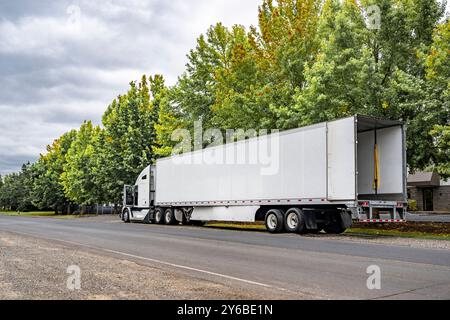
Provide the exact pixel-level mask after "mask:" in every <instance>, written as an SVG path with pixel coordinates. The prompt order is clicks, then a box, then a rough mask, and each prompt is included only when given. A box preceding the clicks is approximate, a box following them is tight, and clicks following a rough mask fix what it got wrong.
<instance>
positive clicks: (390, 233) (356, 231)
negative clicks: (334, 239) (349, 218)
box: [345, 228, 450, 241]
mask: <svg viewBox="0 0 450 320" xmlns="http://www.w3.org/2000/svg"><path fill="white" fill-rule="evenodd" d="M345 234H347V235H352V236H380V237H399V238H413V239H429V240H446V241H450V234H448V233H443V234H434V233H426V232H404V231H396V230H383V229H361V228H351V229H348V230H347V231H346V232H345Z"/></svg>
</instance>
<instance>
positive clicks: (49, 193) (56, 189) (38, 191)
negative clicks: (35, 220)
mask: <svg viewBox="0 0 450 320" xmlns="http://www.w3.org/2000/svg"><path fill="white" fill-rule="evenodd" d="M76 134H77V133H76V131H75V130H72V131H70V132H68V133H65V134H64V135H62V136H61V137H60V138H59V139H57V140H55V141H54V142H53V144H52V145H49V146H47V153H46V154H43V155H41V157H40V159H39V160H38V161H37V163H36V168H35V170H36V179H35V180H34V184H33V191H32V196H33V204H34V205H36V206H37V207H38V208H39V209H49V208H52V209H53V210H55V213H57V214H58V213H59V212H60V210H61V212H63V213H69V211H70V210H69V205H70V200H69V199H68V198H67V197H66V196H65V194H64V188H63V185H62V181H61V176H62V174H63V172H64V165H65V164H66V155H67V152H68V151H69V149H70V146H71V144H72V142H73V141H74V140H75V137H76Z"/></svg>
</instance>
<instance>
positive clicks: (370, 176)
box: [358, 118, 406, 201]
mask: <svg viewBox="0 0 450 320" xmlns="http://www.w3.org/2000/svg"><path fill="white" fill-rule="evenodd" d="M375 145H377V148H378V165H379V178H380V180H379V187H378V189H377V188H376V187H375V184H374V182H375V167H376V166H375ZM404 150H405V146H404V129H403V125H401V124H399V123H398V122H397V123H396V122H392V121H384V122H383V121H376V120H373V119H364V118H360V119H359V121H358V194H359V199H360V200H396V201H404V200H405V177H406V164H405V153H404Z"/></svg>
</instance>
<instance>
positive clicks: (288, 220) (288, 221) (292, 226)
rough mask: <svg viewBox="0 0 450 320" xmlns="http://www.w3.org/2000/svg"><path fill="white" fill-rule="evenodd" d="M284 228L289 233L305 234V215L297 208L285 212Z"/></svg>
mask: <svg viewBox="0 0 450 320" xmlns="http://www.w3.org/2000/svg"><path fill="white" fill-rule="evenodd" d="M284 227H285V229H286V231H287V232H289V233H301V234H302V233H305V231H306V223H305V214H304V213H303V211H302V210H300V209H298V208H292V209H289V210H288V211H287V212H286V215H285V220H284Z"/></svg>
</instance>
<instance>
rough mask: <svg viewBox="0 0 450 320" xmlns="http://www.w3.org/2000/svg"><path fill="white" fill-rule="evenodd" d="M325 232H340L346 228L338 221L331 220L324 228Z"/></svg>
mask: <svg viewBox="0 0 450 320" xmlns="http://www.w3.org/2000/svg"><path fill="white" fill-rule="evenodd" d="M324 230H325V232H326V233H328V234H342V233H344V232H345V230H347V229H346V228H343V227H342V226H341V224H340V223H338V222H333V223H331V224H329V225H327V226H325V228H324Z"/></svg>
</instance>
